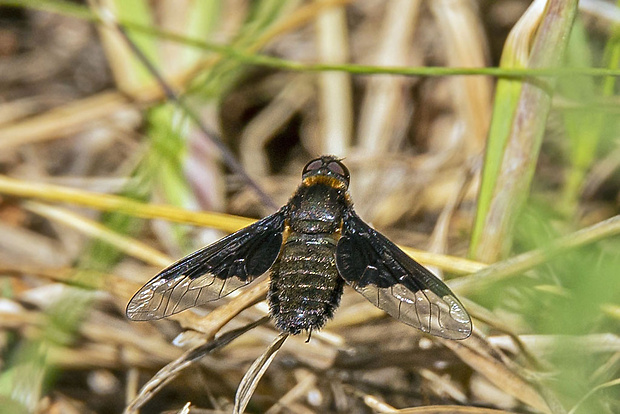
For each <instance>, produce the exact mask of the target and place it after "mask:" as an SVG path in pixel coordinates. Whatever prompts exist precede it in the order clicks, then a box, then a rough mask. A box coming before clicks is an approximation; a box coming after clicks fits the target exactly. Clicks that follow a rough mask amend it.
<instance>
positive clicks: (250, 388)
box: [233, 333, 288, 414]
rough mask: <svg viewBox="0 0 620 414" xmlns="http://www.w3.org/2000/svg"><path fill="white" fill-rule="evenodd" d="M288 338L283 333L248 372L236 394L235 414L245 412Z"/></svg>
mask: <svg viewBox="0 0 620 414" xmlns="http://www.w3.org/2000/svg"><path fill="white" fill-rule="evenodd" d="M286 338H288V334H285V333H282V334H280V335H278V337H277V338H276V339H275V341H274V342H273V343H272V344H271V345H269V348H267V350H265V352H264V353H263V354H262V355H261V356H260V357H259V358H258V359H257V360H256V361H254V362H253V363H252V365H251V366H250V368H249V369H248V371H247V372H246V373H245V375H244V376H243V379H242V380H241V382H240V383H239V388H237V393H236V394H235V406H234V408H233V414H242V413H243V412H244V411H245V408H246V407H247V405H248V403H249V402H250V398H252V395H253V394H254V390H256V387H257V386H258V382H259V381H260V379H261V378H262V377H263V374H264V373H265V371H266V370H267V368H269V365H271V361H273V359H274V358H275V356H276V354H277V353H278V351H279V350H280V348H281V347H282V345H283V344H284V341H286Z"/></svg>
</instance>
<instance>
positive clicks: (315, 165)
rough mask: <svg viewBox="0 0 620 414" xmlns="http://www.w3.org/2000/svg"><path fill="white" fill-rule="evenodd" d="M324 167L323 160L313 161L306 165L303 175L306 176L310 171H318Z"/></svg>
mask: <svg viewBox="0 0 620 414" xmlns="http://www.w3.org/2000/svg"><path fill="white" fill-rule="evenodd" d="M322 166H323V160H321V159H320V158H319V159H316V160H313V161H310V162H309V163H308V164H306V167H305V168H304V172H303V174H305V173H307V172H309V171H316V170H318V169H319V168H321V167H322Z"/></svg>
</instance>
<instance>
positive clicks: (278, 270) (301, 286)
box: [268, 232, 344, 334]
mask: <svg viewBox="0 0 620 414" xmlns="http://www.w3.org/2000/svg"><path fill="white" fill-rule="evenodd" d="M336 243H337V241H336V239H335V238H334V235H332V234H326V233H317V234H304V233H297V232H291V233H290V234H289V236H288V238H287V240H286V243H285V244H284V247H283V248H282V252H281V255H280V259H279V260H278V261H277V262H276V264H274V266H273V268H272V273H271V286H270V289H269V296H268V299H269V305H270V307H271V315H272V316H273V317H274V318H275V321H276V326H277V327H278V329H280V330H281V331H283V332H287V333H290V334H298V333H300V332H301V331H311V330H313V329H320V328H322V327H323V325H325V322H327V320H328V319H329V318H331V317H332V315H333V313H334V310H335V309H336V307H338V304H339V302H340V296H342V289H343V284H344V280H343V279H342V278H341V277H340V276H339V275H338V270H337V269H336V255H335V253H336Z"/></svg>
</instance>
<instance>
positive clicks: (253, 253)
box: [126, 210, 285, 321]
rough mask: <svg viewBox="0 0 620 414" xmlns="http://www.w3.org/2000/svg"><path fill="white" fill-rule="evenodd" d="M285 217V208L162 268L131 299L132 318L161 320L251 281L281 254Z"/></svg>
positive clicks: (128, 311)
mask: <svg viewBox="0 0 620 414" xmlns="http://www.w3.org/2000/svg"><path fill="white" fill-rule="evenodd" d="M284 222H285V213H284V211H283V210H280V211H278V212H277V213H274V214H272V215H271V216H269V217H265V218H264V219H262V220H260V221H258V222H256V223H254V224H252V225H250V226H248V227H245V228H243V229H241V230H239V231H237V232H236V233H233V234H230V235H228V236H226V237H224V238H223V239H220V240H218V241H217V242H215V243H213V244H211V245H209V246H207V247H205V248H203V249H200V250H198V251H196V252H194V253H192V254H190V255H189V256H186V257H184V258H183V259H181V260H179V261H178V262H176V263H174V264H173V265H171V266H170V267H168V268H166V269H164V270H162V271H161V273H159V274H158V275H157V276H155V277H154V278H153V279H151V280H150V281H149V282H148V283H147V284H146V285H144V286H142V288H141V289H140V290H139V291H138V292H137V293H136V294H135V295H134V297H133V298H132V299H131V300H130V301H129V304H128V305H127V311H126V313H127V317H128V318H129V319H132V320H135V321H146V320H151V319H160V318H163V317H166V316H169V315H172V314H175V313H177V312H181V311H182V310H185V309H188V308H191V307H193V306H197V305H201V304H204V303H206V302H210V301H212V300H216V299H219V298H221V297H223V296H226V295H228V294H229V293H231V292H232V291H234V290H236V289H238V288H240V287H241V286H245V285H247V284H248V283H250V282H251V281H252V280H254V279H255V278H256V277H257V276H260V275H262V274H263V273H265V272H266V271H267V270H269V268H270V267H271V266H272V265H273V263H274V262H275V260H276V259H277V257H278V254H279V253H280V248H281V246H282V232H283V230H284Z"/></svg>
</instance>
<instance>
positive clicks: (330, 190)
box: [289, 183, 347, 234]
mask: <svg viewBox="0 0 620 414" xmlns="http://www.w3.org/2000/svg"><path fill="white" fill-rule="evenodd" d="M346 200H347V198H346V192H345V191H344V190H342V189H339V188H334V187H332V186H329V185H326V184H322V183H318V184H313V185H310V186H304V185H302V186H301V187H299V189H298V190H297V192H296V193H295V195H294V196H293V197H292V198H291V200H290V201H289V207H290V210H289V225H290V227H291V230H292V231H296V232H299V233H306V234H314V233H326V234H332V233H335V232H336V231H338V230H339V229H340V224H341V222H342V216H343V213H344V210H345V208H346V206H347V204H346V203H347V201H346Z"/></svg>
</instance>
